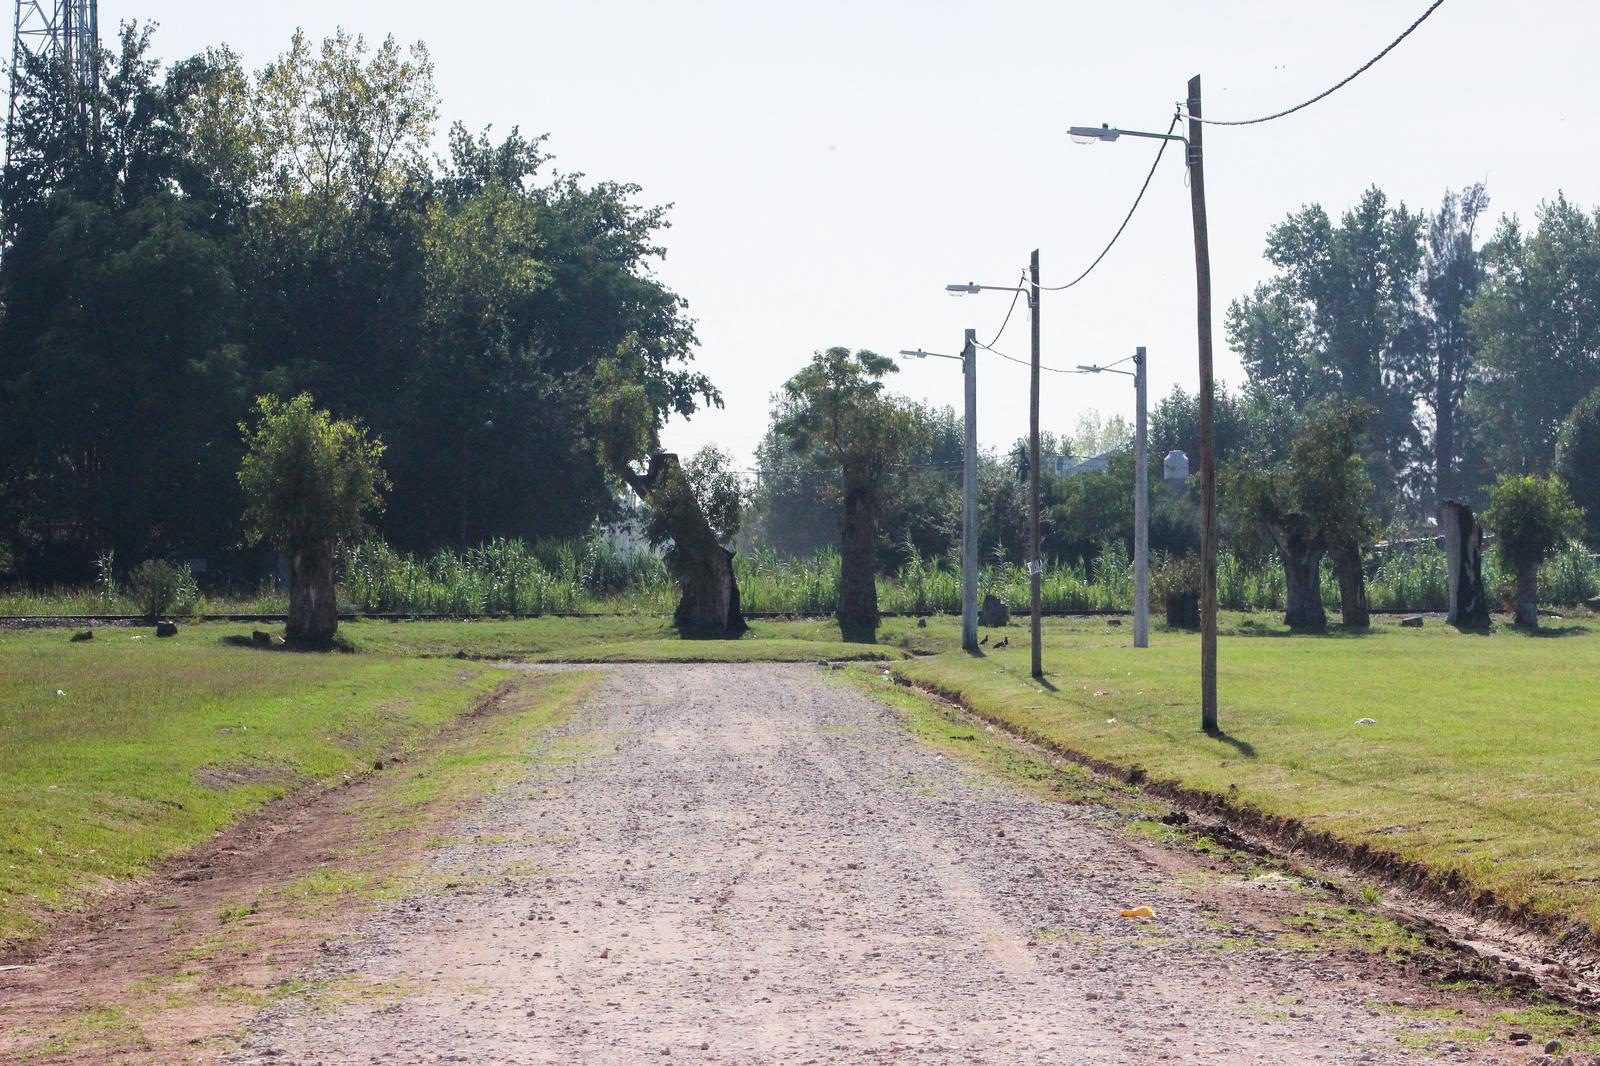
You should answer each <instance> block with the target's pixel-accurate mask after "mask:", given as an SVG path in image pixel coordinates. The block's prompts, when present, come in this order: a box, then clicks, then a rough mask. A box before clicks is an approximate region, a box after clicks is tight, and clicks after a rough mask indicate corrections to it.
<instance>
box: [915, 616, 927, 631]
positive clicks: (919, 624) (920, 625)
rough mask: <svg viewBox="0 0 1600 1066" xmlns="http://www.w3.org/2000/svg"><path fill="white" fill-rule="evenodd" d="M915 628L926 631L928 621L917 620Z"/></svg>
mask: <svg viewBox="0 0 1600 1066" xmlns="http://www.w3.org/2000/svg"><path fill="white" fill-rule="evenodd" d="M917 628H918V629H927V628H928V620H927V619H926V618H919V619H917Z"/></svg>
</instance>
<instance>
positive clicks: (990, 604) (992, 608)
mask: <svg viewBox="0 0 1600 1066" xmlns="http://www.w3.org/2000/svg"><path fill="white" fill-rule="evenodd" d="M1010 621H1011V608H1009V607H1007V606H1006V605H1005V603H1004V602H1002V601H1001V599H1000V597H998V596H996V595H995V594H994V593H992V592H991V593H989V594H988V595H987V596H985V597H984V598H983V609H982V610H980V611H979V612H978V624H979V625H980V626H985V627H988V628H990V629H993V628H996V627H998V626H1003V625H1007V624H1009V623H1010Z"/></svg>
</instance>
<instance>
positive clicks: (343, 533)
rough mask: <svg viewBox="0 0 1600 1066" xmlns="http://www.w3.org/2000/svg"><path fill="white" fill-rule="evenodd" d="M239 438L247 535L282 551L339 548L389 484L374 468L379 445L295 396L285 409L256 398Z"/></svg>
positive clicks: (303, 395)
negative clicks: (251, 419)
mask: <svg viewBox="0 0 1600 1066" xmlns="http://www.w3.org/2000/svg"><path fill="white" fill-rule="evenodd" d="M239 429H240V432H242V433H243V434H244V437H245V456H244V462H243V463H242V464H241V465H240V467H239V484H240V486H241V487H242V488H243V489H244V496H245V531H246V534H247V535H248V536H249V537H250V539H251V540H252V541H263V540H264V541H267V542H269V543H271V544H273V545H275V546H277V547H279V548H281V549H283V550H284V551H285V552H297V551H303V550H307V549H310V548H314V547H320V546H322V545H337V544H339V543H342V542H344V541H346V540H349V539H350V538H351V537H354V536H356V535H357V534H359V533H360V532H361V531H362V530H363V529H364V528H365V527H366V520H367V516H368V515H370V514H371V513H373V512H375V511H378V510H380V509H381V508H382V506H383V491H384V490H385V489H386V488H388V485H389V481H388V478H386V477H385V476H384V473H383V470H382V469H381V468H380V467H379V466H378V460H379V459H380V458H382V456H383V444H382V443H381V442H380V441H377V440H374V439H372V438H371V437H370V436H368V434H367V431H366V430H365V429H363V428H362V427H361V426H360V425H359V424H358V423H356V422H353V421H350V420H346V419H335V418H332V417H330V416H329V414H328V413H327V412H326V411H321V410H318V409H317V408H316V407H315V406H314V405H313V402H312V399H311V397H310V396H309V395H308V394H306V393H301V394H300V395H299V396H296V397H295V398H294V399H292V400H290V401H288V402H287V403H285V402H283V401H281V400H279V399H277V398H276V397H272V396H262V397H260V398H259V399H257V400H256V422H255V425H254V426H250V425H246V424H243V423H241V424H240V426H239Z"/></svg>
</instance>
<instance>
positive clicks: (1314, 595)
mask: <svg viewBox="0 0 1600 1066" xmlns="http://www.w3.org/2000/svg"><path fill="white" fill-rule="evenodd" d="M1272 539H1273V540H1274V541H1276V542H1277V545H1278V557H1279V558H1280V559H1281V560H1283V576H1284V583H1285V586H1286V588H1285V592H1286V594H1287V600H1288V602H1287V604H1286V605H1285V607H1286V609H1285V611H1284V614H1283V620H1284V622H1285V623H1286V624H1287V625H1288V626H1289V628H1290V629H1294V630H1299V631H1303V632H1308V633H1324V632H1326V631H1327V629H1328V612H1327V611H1326V610H1324V609H1323V606H1322V549H1321V547H1319V546H1318V545H1317V543H1316V541H1315V539H1314V538H1313V537H1312V536H1311V535H1310V532H1309V531H1308V530H1307V528H1306V522H1305V519H1304V516H1302V515H1298V514H1291V515H1288V516H1287V517H1285V519H1284V520H1283V522H1282V523H1279V524H1276V525H1274V526H1273V527H1272Z"/></svg>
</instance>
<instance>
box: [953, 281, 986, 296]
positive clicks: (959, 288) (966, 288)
mask: <svg viewBox="0 0 1600 1066" xmlns="http://www.w3.org/2000/svg"><path fill="white" fill-rule="evenodd" d="M982 288H983V286H981V285H976V284H974V283H973V282H970V281H969V282H967V283H966V284H965V285H946V286H945V287H944V291H945V292H954V293H975V292H979V291H981V290H982Z"/></svg>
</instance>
